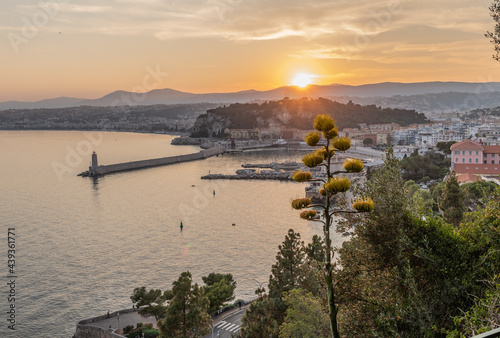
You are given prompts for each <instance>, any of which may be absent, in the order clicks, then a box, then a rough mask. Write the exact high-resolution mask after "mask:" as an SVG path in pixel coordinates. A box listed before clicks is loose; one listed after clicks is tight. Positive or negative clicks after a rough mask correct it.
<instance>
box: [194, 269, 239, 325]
mask: <svg viewBox="0 0 500 338" xmlns="http://www.w3.org/2000/svg"><path fill="white" fill-rule="evenodd" d="M201 279H202V280H203V283H205V286H203V290H204V292H205V296H206V297H207V298H208V300H209V302H210V306H209V310H208V313H210V314H212V315H213V314H215V313H216V312H217V310H219V309H221V308H222V306H223V305H224V303H226V302H229V301H231V300H233V299H234V290H235V289H236V282H235V280H234V279H233V275H232V274H230V273H228V274H221V273H214V272H212V273H210V274H209V275H208V276H205V277H201Z"/></svg>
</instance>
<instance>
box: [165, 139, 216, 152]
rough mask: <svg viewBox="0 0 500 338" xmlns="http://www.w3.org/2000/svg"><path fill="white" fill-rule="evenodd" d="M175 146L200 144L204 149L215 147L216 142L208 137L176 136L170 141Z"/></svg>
mask: <svg viewBox="0 0 500 338" xmlns="http://www.w3.org/2000/svg"><path fill="white" fill-rule="evenodd" d="M170 144H172V145H174V146H200V147H201V148H202V149H209V148H213V147H214V145H215V144H214V143H213V142H212V141H210V140H208V139H206V138H196V137H176V138H174V139H173V140H172V142H170Z"/></svg>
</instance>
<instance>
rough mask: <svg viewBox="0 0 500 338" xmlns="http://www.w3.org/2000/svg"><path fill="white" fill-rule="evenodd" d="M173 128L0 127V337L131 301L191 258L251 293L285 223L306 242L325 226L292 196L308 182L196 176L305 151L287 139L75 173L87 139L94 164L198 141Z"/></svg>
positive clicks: (60, 329)
mask: <svg viewBox="0 0 500 338" xmlns="http://www.w3.org/2000/svg"><path fill="white" fill-rule="evenodd" d="M173 138H174V136H169V135H148V134H132V133H103V132H76V131H75V132H65V131H61V132H59V131H0V168H1V169H0V170H1V171H0V173H1V175H0V192H1V194H0V205H1V207H0V222H1V225H2V232H3V233H2V235H1V236H0V238H2V240H1V241H0V253H2V254H0V258H1V261H2V263H1V265H0V266H1V268H0V273H1V277H2V279H3V281H4V282H3V283H2V284H3V287H2V289H3V291H2V294H3V296H2V299H1V301H0V305H1V309H0V313H2V314H1V315H0V323H1V324H0V336H1V337H6V336H7V337H71V336H72V335H73V334H74V332H75V326H76V323H77V322H78V321H79V320H82V319H86V318H89V317H93V316H97V315H102V314H105V313H106V312H107V311H116V310H119V309H122V308H129V307H131V305H132V303H131V301H130V299H129V297H130V294H131V293H132V290H133V289H134V288H135V287H138V286H146V287H147V288H160V289H162V290H166V289H170V288H171V287H172V282H173V281H174V280H176V279H177V277H178V276H179V274H180V273H181V272H183V271H186V270H189V271H191V273H192V274H193V277H194V279H195V281H197V282H199V283H200V282H201V277H202V276H205V275H208V274H209V273H210V272H220V273H232V274H233V276H234V278H235V280H236V282H237V288H236V297H237V298H242V299H246V300H250V299H252V298H254V296H255V295H254V290H255V289H256V288H257V286H258V284H257V281H258V282H266V281H268V278H269V274H270V270H271V265H272V264H273V262H274V261H275V255H276V252H277V250H278V245H279V244H280V243H281V242H282V241H283V240H284V238H285V235H286V233H287V230H288V229H289V228H293V229H294V230H295V231H298V232H300V233H301V235H302V238H303V239H304V240H305V241H306V242H308V241H310V239H311V237H312V236H313V235H314V234H319V233H320V232H321V227H320V225H319V224H316V223H311V222H306V221H301V220H300V219H299V217H298V212H297V211H294V210H292V209H291V207H290V199H291V198H292V197H301V196H303V195H304V187H305V186H304V185H303V184H298V183H294V182H279V181H222V180H221V181H215V180H214V181H206V180H201V179H200V177H201V176H202V175H205V174H208V173H209V171H210V172H211V173H234V172H235V170H237V169H239V168H240V167H241V164H243V163H248V162H250V163H269V162H272V161H280V162H281V161H285V160H297V161H299V160H300V158H301V154H299V153H290V152H287V151H286V150H274V151H260V152H248V153H247V152H245V153H240V154H237V155H224V156H219V157H213V158H210V159H206V160H203V161H196V162H188V163H183V164H175V165H171V166H164V167H157V168H151V169H144V170H138V171H131V172H124V173H119V174H112V175H108V176H105V177H102V178H99V179H97V180H93V179H91V178H82V177H77V176H76V175H77V174H78V173H80V172H82V171H84V170H87V169H88V165H89V161H90V154H91V152H92V151H93V150H95V151H96V152H97V154H98V158H99V163H100V164H111V163H117V162H126V161H130V160H139V159H147V158H154V157H163V156H170V155H180V154H187V153H192V152H196V151H199V148H197V147H193V146H172V145H171V144H170V141H171V140H172V139H173ZM193 185H194V186H193ZM214 191H215V196H214V195H213V192H214ZM181 220H182V221H183V224H184V230H183V231H182V232H181V231H180V228H179V224H180V221H181ZM232 223H235V224H236V226H232ZM8 228H15V229H16V230H15V236H16V266H15V273H16V275H17V278H16V289H15V292H16V297H15V298H16V300H15V306H16V308H15V309H16V331H15V333H13V332H12V331H10V330H8V329H7V314H6V312H7V311H8V310H9V303H8V301H7V294H8V286H7V284H6V282H7V281H8V280H7V275H8V270H7V250H8V248H7V229H8ZM2 255H3V256H2Z"/></svg>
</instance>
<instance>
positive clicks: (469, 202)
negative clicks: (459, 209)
mask: <svg viewBox="0 0 500 338" xmlns="http://www.w3.org/2000/svg"><path fill="white" fill-rule="evenodd" d="M495 189H496V184H494V183H491V182H484V181H478V182H472V183H466V184H463V185H461V186H460V190H462V192H463V193H464V202H465V206H466V207H467V209H468V210H471V211H474V210H477V209H478V208H479V207H482V206H484V204H485V201H488V200H489V198H490V196H491V194H492V193H493V192H494V191H495Z"/></svg>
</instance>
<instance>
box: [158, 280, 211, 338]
mask: <svg viewBox="0 0 500 338" xmlns="http://www.w3.org/2000/svg"><path fill="white" fill-rule="evenodd" d="M165 297H166V298H167V299H168V300H170V302H169V304H168V306H167V314H166V317H165V320H160V321H158V328H159V329H160V337H161V338H166V337H200V336H204V335H207V334H208V333H209V332H210V325H211V324H212V319H211V317H210V315H209V314H208V312H207V311H208V306H209V301H208V299H207V298H206V297H205V295H204V294H203V289H202V288H200V287H199V286H198V284H196V283H195V284H194V285H193V279H192V276H191V273H190V272H189V271H186V272H183V273H181V275H180V276H179V279H178V280H177V281H175V282H174V283H173V287H172V290H169V291H166V292H165Z"/></svg>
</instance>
